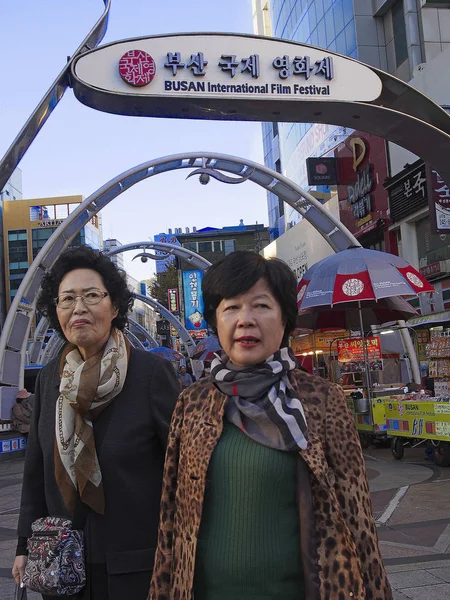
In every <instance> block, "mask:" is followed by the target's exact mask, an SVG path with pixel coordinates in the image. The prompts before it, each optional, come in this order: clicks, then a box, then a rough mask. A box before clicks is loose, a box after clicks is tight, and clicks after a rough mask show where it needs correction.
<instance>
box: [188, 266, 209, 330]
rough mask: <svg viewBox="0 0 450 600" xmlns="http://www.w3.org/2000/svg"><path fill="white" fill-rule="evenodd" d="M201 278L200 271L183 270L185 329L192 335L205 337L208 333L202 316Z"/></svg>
mask: <svg viewBox="0 0 450 600" xmlns="http://www.w3.org/2000/svg"><path fill="white" fill-rule="evenodd" d="M202 279H203V272H202V271H183V290H184V312H185V317H186V329H187V330H188V331H189V333H191V335H192V336H193V337H205V336H206V335H207V333H208V326H207V324H206V321H205V319H204V316H203V312H204V306H203V295H202ZM196 334H197V335H196Z"/></svg>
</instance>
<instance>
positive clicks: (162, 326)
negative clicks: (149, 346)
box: [156, 319, 170, 335]
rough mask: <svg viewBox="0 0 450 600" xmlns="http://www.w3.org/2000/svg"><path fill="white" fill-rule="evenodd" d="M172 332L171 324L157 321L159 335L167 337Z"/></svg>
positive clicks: (163, 320) (165, 321)
mask: <svg viewBox="0 0 450 600" xmlns="http://www.w3.org/2000/svg"><path fill="white" fill-rule="evenodd" d="M169 332H170V323H169V321H167V320H166V319H161V320H160V321H156V333H157V334H158V335H167V334H168V333H169Z"/></svg>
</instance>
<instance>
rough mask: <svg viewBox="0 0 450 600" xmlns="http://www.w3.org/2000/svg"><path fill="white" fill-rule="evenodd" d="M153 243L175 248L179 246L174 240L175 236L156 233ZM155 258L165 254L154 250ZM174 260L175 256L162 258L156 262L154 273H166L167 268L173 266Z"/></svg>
mask: <svg viewBox="0 0 450 600" xmlns="http://www.w3.org/2000/svg"><path fill="white" fill-rule="evenodd" d="M153 241H154V242H162V243H163V244H174V245H175V246H181V244H180V242H179V241H178V239H177V238H176V236H174V235H172V234H170V233H158V234H157V235H154V236H153ZM155 254H156V256H161V255H164V254H165V252H164V251H163V250H155ZM174 260H175V256H174V255H173V254H171V255H170V256H168V257H167V258H162V259H161V260H156V261H155V262H156V272H157V273H164V272H165V271H167V267H168V266H169V265H171V264H173V262H174Z"/></svg>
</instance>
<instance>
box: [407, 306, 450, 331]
mask: <svg viewBox="0 0 450 600" xmlns="http://www.w3.org/2000/svg"><path fill="white" fill-rule="evenodd" d="M445 321H448V322H449V324H450V310H444V311H443V312H438V313H432V314H430V315H423V316H421V317H413V318H412V319H409V320H408V325H409V326H410V327H418V326H419V325H432V324H433V323H444V322H445Z"/></svg>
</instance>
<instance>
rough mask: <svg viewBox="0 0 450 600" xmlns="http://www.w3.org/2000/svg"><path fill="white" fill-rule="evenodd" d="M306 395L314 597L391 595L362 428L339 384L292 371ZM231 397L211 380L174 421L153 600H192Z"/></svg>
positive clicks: (304, 485) (191, 394)
mask: <svg viewBox="0 0 450 600" xmlns="http://www.w3.org/2000/svg"><path fill="white" fill-rule="evenodd" d="M290 379H291V383H292V385H293V386H294V388H295V389H296V390H297V392H298V396H299V398H301V399H302V403H303V407H304V410H305V414H306V419H307V424H308V436H309V443H308V448H307V449H306V450H302V451H300V452H299V460H298V469H297V487H298V504H299V519H300V532H301V552H302V562H303V570H304V573H305V588H306V598H307V600H346V599H352V600H392V592H391V589H390V586H389V583H388V581H387V578H386V573H385V571H384V567H383V563H382V559H381V556H380V551H379V548H378V538H377V532H376V528H375V523H374V519H373V516H372V506H371V500H370V495H369V488H368V483H367V478H366V473H365V467H364V461H363V457H362V452H361V447H360V444H359V439H358V434H357V431H356V428H355V425H354V421H353V418H352V415H351V413H350V411H349V409H348V407H347V403H346V401H345V398H344V394H343V392H342V390H341V388H340V387H339V386H337V385H334V384H330V383H329V382H328V381H325V380H323V379H321V378H319V377H314V376H312V375H309V374H307V373H303V372H301V371H298V370H296V371H293V372H291V374H290ZM226 401H227V397H226V396H225V395H224V394H222V393H221V392H220V391H219V390H217V389H216V388H215V386H214V385H213V384H212V382H211V380H210V379H209V378H206V379H202V380H200V381H198V382H197V383H195V384H194V385H193V386H191V387H189V388H188V389H187V390H185V391H184V392H183V393H182V394H181V395H180V397H179V400H178V404H177V406H176V408H175V412H174V415H173V417H172V425H171V432H170V434H169V443H168V448H167V454H166V463H165V471H164V481H163V492H162V499H161V514H160V530H159V536H158V547H157V550H156V556H155V566H154V571H153V578H152V582H151V586H150V594H149V598H150V600H193V587H194V570H195V556H196V547H197V535H198V532H199V528H200V522H201V517H202V505H203V497H204V493H205V484H206V474H207V471H208V465H209V461H210V459H211V455H212V453H213V451H214V448H215V446H216V444H217V441H218V440H219V438H220V435H221V433H222V426H223V425H222V423H223V416H224V408H225V404H226Z"/></svg>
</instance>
